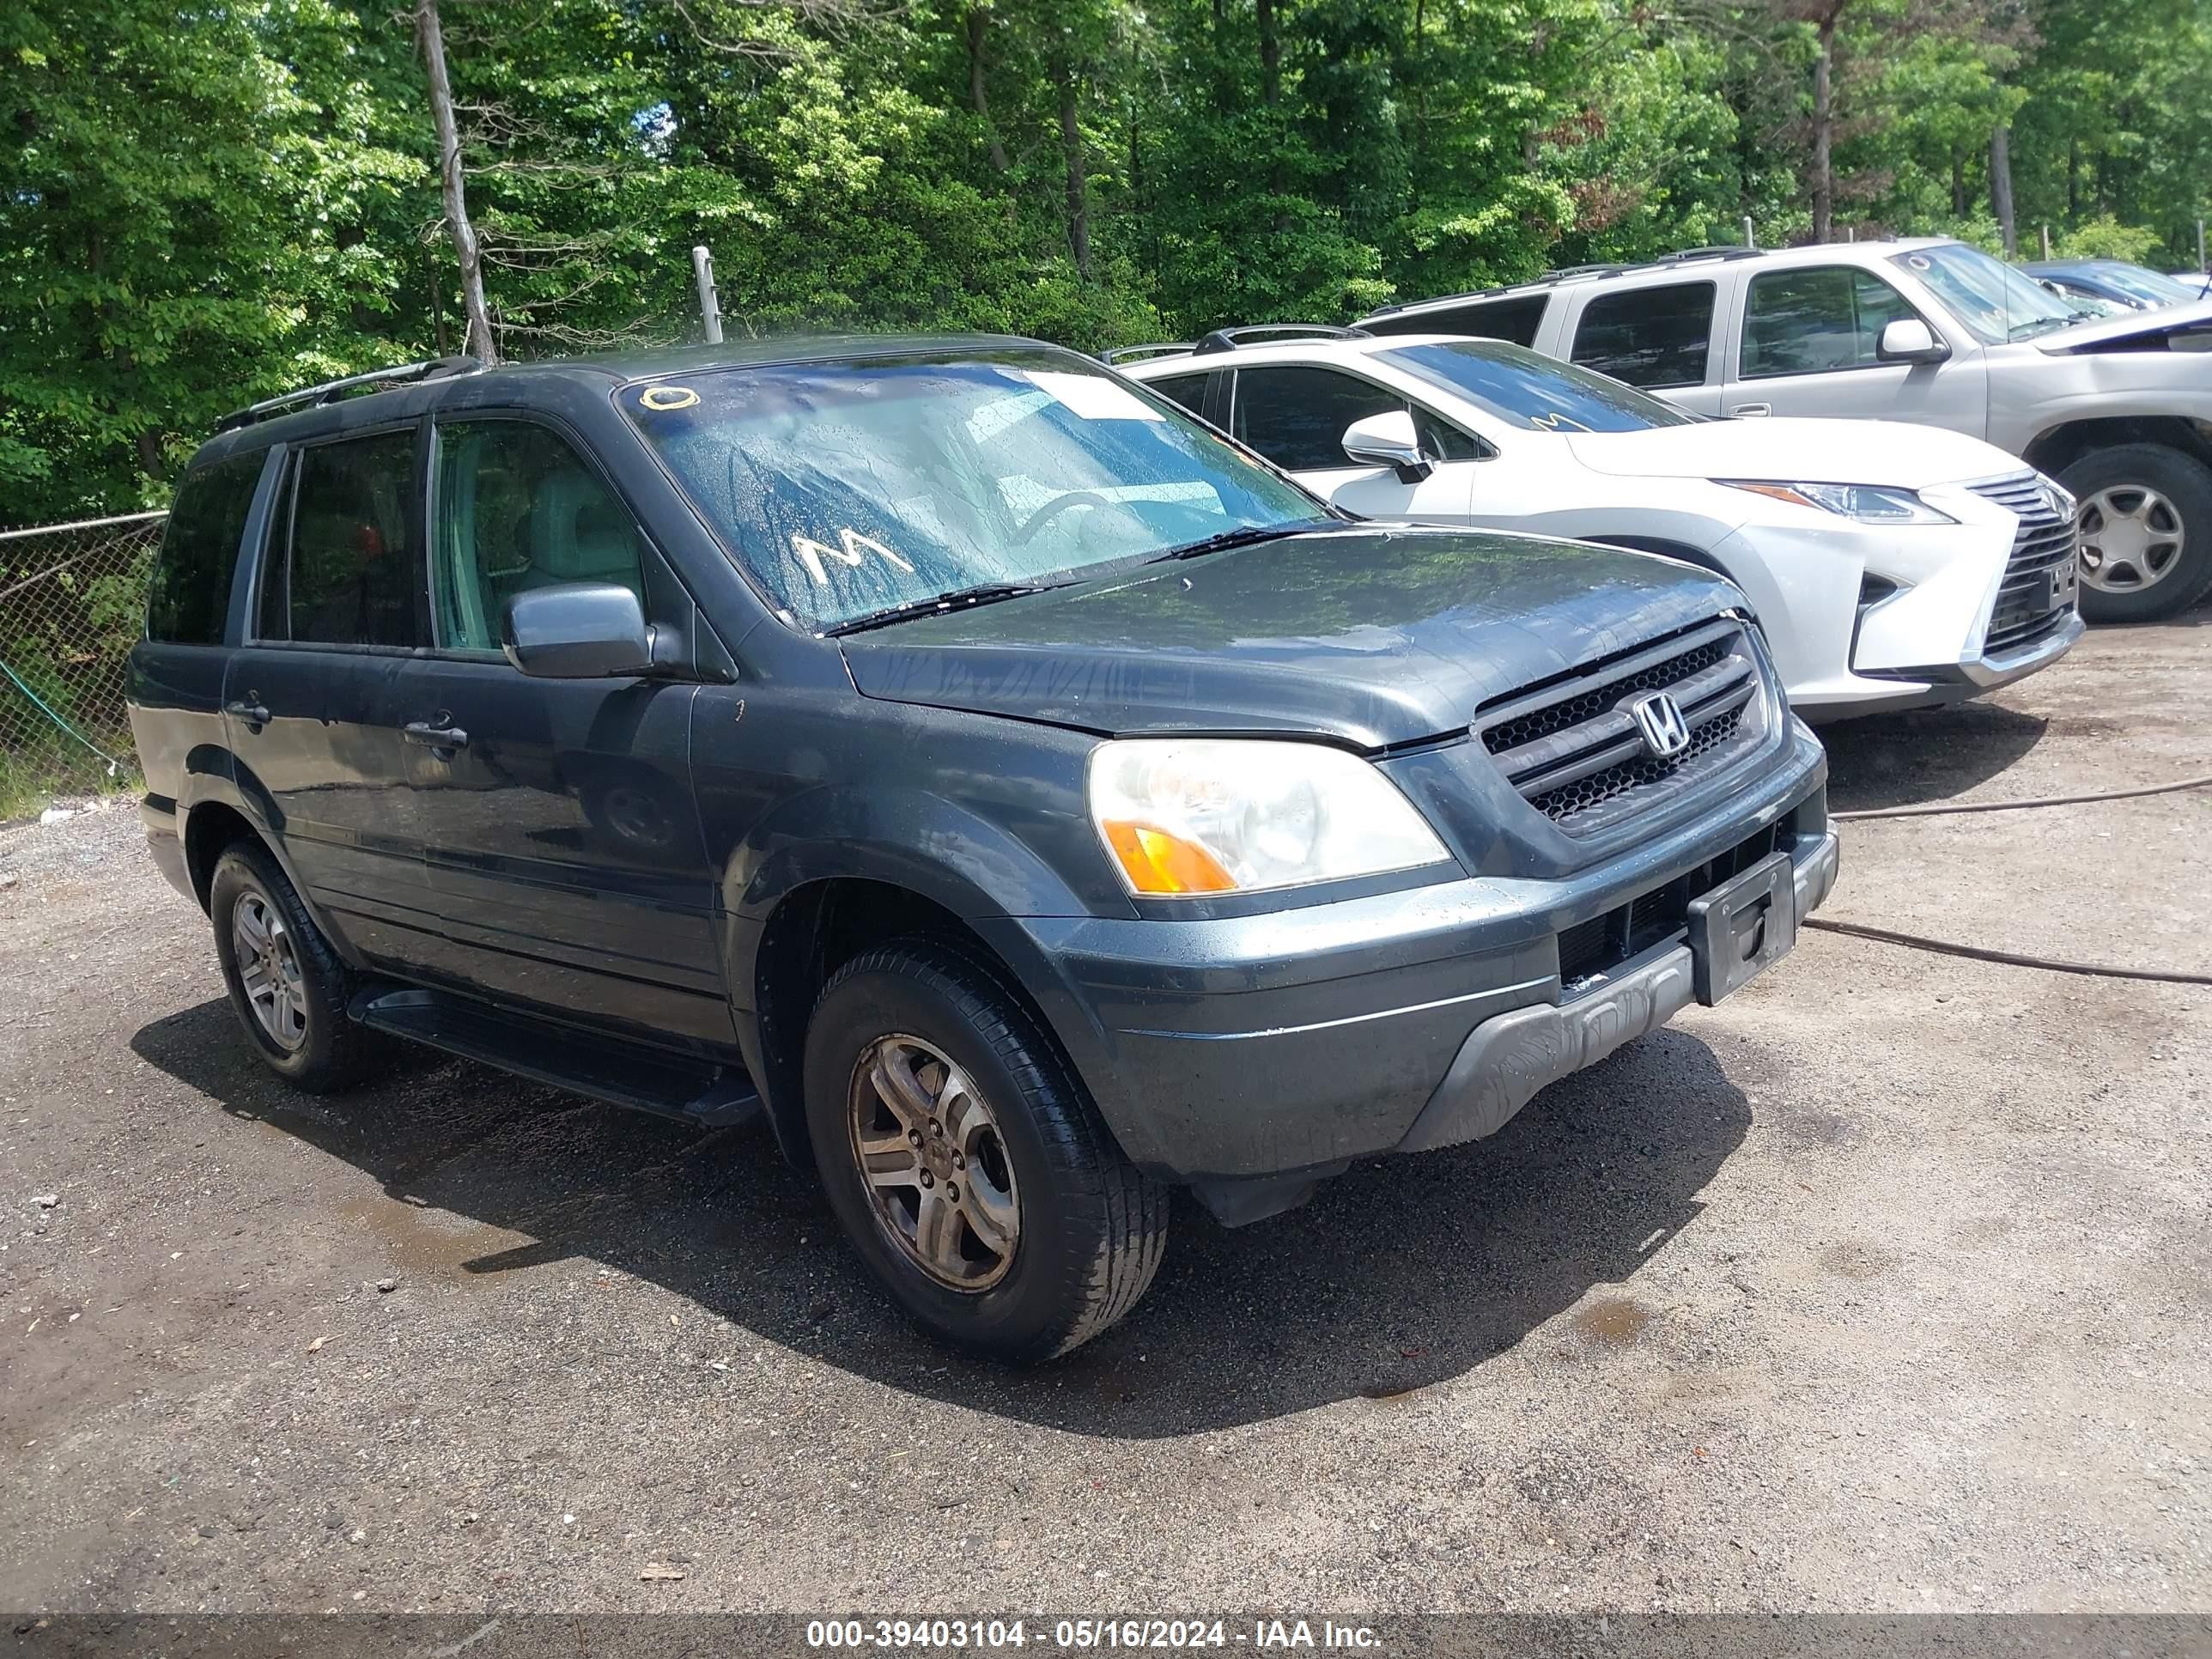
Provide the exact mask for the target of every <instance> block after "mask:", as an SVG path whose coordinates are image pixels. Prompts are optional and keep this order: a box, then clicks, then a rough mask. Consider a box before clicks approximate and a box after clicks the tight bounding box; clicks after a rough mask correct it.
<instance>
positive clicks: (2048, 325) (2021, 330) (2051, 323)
mask: <svg viewBox="0 0 2212 1659" xmlns="http://www.w3.org/2000/svg"><path fill="white" fill-rule="evenodd" d="M2096 314H2097V313H2095V312H2093V311H2069V312H2068V313H2066V314H2065V315H2064V316H2063V317H2030V318H2029V319H2027V320H2026V321H2025V322H2019V323H2015V324H2014V325H2012V326H2011V327H2010V328H2008V329H2007V330H2006V331H2005V338H2006V339H2008V340H2030V339H2033V338H2034V337H2036V336H2037V335H2039V334H2048V333H2050V332H2051V330H2052V329H2054V328H2071V327H2072V326H2073V325H2075V324H2076V323H2083V322H2087V321H2088V320H2089V319H2092V318H2093V317H2094V316H2095V315H2096Z"/></svg>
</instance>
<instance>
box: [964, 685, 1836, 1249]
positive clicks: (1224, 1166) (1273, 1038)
mask: <svg viewBox="0 0 2212 1659" xmlns="http://www.w3.org/2000/svg"><path fill="white" fill-rule="evenodd" d="M1826 775H1827V769H1826V758H1825V757H1824V756H1823V755H1822V754H1821V751H1820V745H1819V744H1818V743H1817V742H1816V741H1815V740H1814V739H1813V738H1812V737H1811V736H1810V735H1809V734H1808V733H1806V732H1803V731H1802V728H1800V729H1799V730H1798V731H1797V732H1796V734H1795V735H1793V736H1792V737H1791V738H1790V740H1789V743H1788V744H1787V747H1786V750H1785V751H1784V763H1783V764H1781V765H1778V766H1777V767H1775V768H1773V769H1771V770H1770V771H1769V772H1768V773H1767V774H1766V775H1765V776H1764V777H1763V778H1761V779H1760V780H1759V781H1757V782H1756V783H1755V784H1754V785H1753V786H1752V787H1750V788H1748V789H1746V790H1741V791H1739V792H1737V793H1735V796H1734V797H1733V798H1732V799H1729V801H1728V802H1727V803H1726V804H1725V805H1721V806H1717V807H1716V808H1715V809H1714V810H1712V811H1709V812H1706V813H1704V814H1701V815H1700V816H1699V817H1697V818H1695V819H1693V820H1692V821H1691V822H1690V823H1687V824H1685V825H1682V826H1680V827H1678V828H1676V829H1673V830H1670V831H1668V832H1667V833H1666V834H1664V835H1662V836H1655V837H1653V838H1652V839H1650V841H1648V842H1644V843H1642V844H1640V845H1638V846H1637V847H1636V848H1633V849H1632V851H1631V852H1629V853H1627V854H1624V855H1622V856H1620V857H1618V858H1615V859H1613V860H1608V861H1607V863H1605V864H1603V865H1601V866H1597V867H1595V869H1592V870H1589V871H1587V872H1583V873H1581V874H1578V875H1577V876H1574V877H1571V878H1565V879H1558V880H1532V879H1520V878H1497V877H1482V878H1462V879H1458V880H1454V881H1449V882H1443V883H1437V884H1430V885H1426V886H1421V887H1415V888H1411V889H1407V890H1400V891H1396V892H1389V893H1383V894H1376V895H1372V896H1368V897H1364V898H1358V899H1351V900H1346V901H1342V902H1334V903H1325V904H1316V905H1310V906H1307V907H1304V908H1291V909H1283V910H1275V911H1268V912H1265V913H1262V914H1259V915H1250V916H1242V917H1235V918H1218V919H1212V920H1194V921H1173V920H1166V919H1161V918H1157V917H1147V918H1144V919H1141V920H1128V921H1120V920H1112V919H1107V918H1069V919H1046V918H1030V919H1026V920H1023V919H1013V920H1008V921H1002V922H999V923H996V924H994V926H995V927H1004V928H1006V929H1010V930H1014V932H1015V933H1017V934H1018V937H1016V938H1010V939H1008V940H1007V941H1006V943H1007V944H1008V945H1012V946H1013V947H1014V948H1012V949H1006V951H1004V953H1005V954H1006V957H1007V958H1008V959H1009V960H1024V959H1025V960H1026V961H1028V962H1029V963H1032V964H1039V965H1040V971H1039V972H1038V973H1037V974H1036V975H1034V977H1033V980H1032V986H1031V988H1032V989H1033V990H1034V991H1036V994H1037V999H1038V1001H1039V1002H1040V1004H1041V1005H1042V1007H1043V1009H1044V1012H1045V1013H1046V1015H1047V1017H1048V1018H1049V1019H1050V1020H1051V1021H1052V1023H1053V1024H1054V1028H1055V1029H1056V1030H1058V1031H1059V1032H1060V1036H1061V1037H1062V1040H1063V1042H1065V1044H1066V1048H1067V1049H1068V1051H1069V1054H1070V1055H1071V1057H1072V1058H1073V1060H1074V1061H1075V1063H1076V1066H1077V1068H1078V1069H1079V1072H1080V1073H1082V1075H1083V1077H1084V1079H1085V1082H1086V1083H1087V1084H1088V1085H1090V1088H1091V1094H1092V1096H1093V1097H1094V1098H1095V1099H1096V1100H1097V1103H1098V1106H1099V1109H1100V1111H1101V1113H1102V1114H1103V1115H1104V1117H1105V1118H1106V1121H1107V1123H1108V1124H1109V1127H1111V1128H1112V1129H1113V1131H1114V1133H1115V1137H1116V1139H1118V1140H1119V1141H1120V1142H1121V1146H1122V1149H1123V1150H1124V1151H1125V1152H1127V1153H1128V1155H1129V1156H1130V1158H1133V1160H1134V1161H1135V1162H1137V1163H1138V1164H1140V1165H1142V1166H1144V1167H1145V1168H1146V1169H1148V1170H1152V1171H1153V1172H1154V1173H1157V1174H1159V1175H1163V1176H1167V1177H1169V1178H1170V1179H1174V1180H1178V1181H1182V1182H1190V1183H1192V1184H1194V1186H1196V1187H1197V1188H1198V1189H1199V1191H1200V1194H1201V1196H1203V1197H1205V1198H1206V1200H1207V1201H1208V1202H1209V1203H1212V1204H1213V1205H1214V1206H1215V1207H1216V1209H1217V1211H1218V1212H1221V1213H1222V1214H1223V1216H1224V1218H1225V1219H1231V1220H1243V1219H1255V1218H1257V1217H1258V1215H1261V1214H1265V1213H1269V1212H1272V1211H1273V1210H1274V1209H1278V1208H1281V1207H1284V1206H1285V1203H1288V1202H1295V1201H1297V1198H1298V1197H1300V1196H1303V1194H1304V1192H1305V1191H1307V1190H1310V1187H1311V1184H1312V1182H1314V1181H1315V1180H1316V1179H1318V1178H1319V1177H1321V1176H1325V1175H1328V1174H1333V1173H1334V1172H1336V1171H1337V1170H1341V1169H1342V1168H1344V1167H1345V1165H1346V1164H1347V1163H1349V1162H1350V1161H1351V1160H1352V1159H1353V1158H1364V1157H1370V1156H1374V1155H1376V1154H1379V1153H1383V1152H1392V1151H1396V1150H1401V1149H1403V1150H1407V1151H1412V1150H1416V1149H1418V1147H1419V1146H1422V1145H1429V1144H1436V1145H1441V1144H1444V1142H1443V1139H1437V1138H1436V1137H1437V1136H1438V1135H1440V1134H1442V1133H1443V1131H1442V1130H1441V1128H1439V1127H1437V1125H1440V1124H1441V1122H1442V1120H1441V1119H1439V1120H1437V1122H1436V1123H1434V1124H1431V1127H1430V1128H1428V1129H1426V1130H1424V1132H1423V1134H1424V1137H1425V1139H1416V1140H1413V1141H1411V1142H1409V1141H1408V1136H1409V1135H1410V1134H1412V1133H1413V1129H1414V1127H1415V1125H1416V1123H1417V1121H1421V1120H1423V1119H1424V1117H1425V1114H1426V1112H1427V1111H1428V1109H1429V1108H1430V1106H1431V1103H1432V1102H1434V1101H1436V1100H1437V1098H1438V1097H1439V1091H1440V1090H1442V1089H1443V1088H1444V1086H1445V1085H1446V1084H1447V1082H1448V1080H1449V1079H1450V1078H1452V1077H1453V1076H1456V1077H1457V1078H1458V1079H1459V1083H1458V1084H1457V1085H1454V1088H1453V1092H1457V1091H1458V1090H1459V1088H1460V1087H1461V1086H1462V1085H1467V1084H1468V1080H1469V1079H1477V1080H1480V1079H1486V1078H1488V1077H1489V1075H1490V1073H1491V1068H1490V1067H1489V1066H1488V1065H1487V1064H1486V1062H1485V1059H1484V1050H1483V1049H1482V1048H1477V1049H1476V1051H1475V1053H1474V1055H1473V1056H1472V1057H1471V1058H1468V1059H1467V1061H1466V1063H1465V1064H1464V1065H1462V1064H1460V1062H1461V1060H1462V1057H1463V1056H1465V1055H1466V1054H1467V1051H1468V1046H1469V1044H1470V1042H1472V1041H1473V1040H1474V1036H1475V1035H1476V1034H1477V1033H1479V1032H1480V1031H1481V1030H1483V1029H1484V1028H1485V1027H1486V1025H1488V1024H1491V1023H1493V1022H1496V1021H1498V1020H1500V1019H1501V1018H1507V1017H1514V1016H1520V1017H1521V1024H1519V1025H1517V1026H1516V1027H1512V1028H1508V1029H1511V1030H1527V1029H1530V1028H1531V1027H1532V1024H1533V1023H1534V1021H1537V1020H1544V1021H1549V1020H1557V1021H1559V1030H1561V1031H1562V1032H1565V1030H1568V1029H1569V1028H1570V1027H1572V1028H1573V1030H1575V1031H1576V1032H1577V1035H1576V1036H1573V1037H1571V1038H1570V1037H1568V1036H1564V1035H1563V1036H1560V1037H1559V1041H1558V1043H1557V1044H1556V1047H1555V1049H1554V1053H1555V1055H1556V1063H1553V1062H1547V1064H1546V1065H1545V1066H1542V1067H1541V1068H1539V1069H1540V1072H1541V1075H1539V1076H1537V1077H1536V1080H1535V1081H1533V1082H1531V1083H1529V1084H1528V1087H1527V1088H1526V1089H1522V1088H1520V1086H1519V1085H1518V1084H1517V1083H1516V1084H1513V1085H1504V1092H1503V1093H1501V1094H1496V1095H1494V1096H1493V1099H1494V1101H1497V1102H1501V1103H1502V1102H1503V1101H1504V1100H1505V1099H1506V1098H1508V1097H1510V1096H1511V1095H1513V1094H1515V1093H1517V1094H1518V1098H1517V1099H1514V1100H1512V1103H1511V1106H1510V1108H1507V1107H1504V1106H1503V1105H1502V1104H1500V1105H1493V1107H1492V1109H1490V1115H1491V1116H1492V1118H1493V1119H1494V1120H1495V1121H1491V1122H1490V1123H1489V1125H1488V1127H1487V1128H1485V1127H1477V1128H1475V1129H1474V1130H1473V1131H1472V1132H1471V1133H1488V1132H1489V1128H1494V1127H1496V1125H1497V1123H1499V1122H1503V1121H1504V1119H1505V1117H1507V1116H1510V1114H1511V1111H1512V1110H1513V1109H1518V1107H1519V1105H1520V1104H1522V1103H1524V1102H1525V1101H1526V1100H1527V1099H1528V1096H1529V1095H1530V1094H1533V1093H1534V1091H1535V1090H1536V1089H1537V1088H1539V1087H1541V1086H1542V1085H1543V1084H1544V1083H1546V1082H1549V1081H1551V1080H1552V1079H1553V1077H1556V1076H1562V1075H1565V1073H1566V1072H1568V1071H1571V1070H1573V1069H1576V1067H1577V1066H1581V1065H1586V1064H1589V1063H1590V1061H1592V1060H1595V1059H1598V1058H1601V1057H1602V1055H1603V1054H1606V1053H1609V1052H1610V1051H1611V1048H1613V1046H1617V1043H1618V1042H1622V1041H1626V1039H1627V1038H1628V1037H1629V1036H1634V1035H1638V1034H1639V1033H1640V1032H1641V1031H1642V1030H1648V1029H1650V1025H1651V1024H1656V1023H1657V1022H1658V1021H1659V1020H1661V1019H1663V1018H1666V1017H1667V1016H1668V1015H1670V1014H1672V1013H1673V1012H1674V1010H1675V1008H1676V1007H1678V1006H1680V1004H1679V1003H1673V1004H1668V1002H1667V996H1668V995H1671V992H1668V993H1666V994H1659V995H1654V996H1649V997H1646V998H1645V999H1644V1002H1642V1003H1641V1004H1638V1003H1637V1002H1636V1000H1635V998H1636V994H1637V992H1638V991H1639V990H1642V989H1644V988H1645V987H1646V980H1645V979H1644V969H1646V968H1648V967H1649V966H1650V963H1649V962H1647V961H1646V960H1645V958H1646V957H1650V958H1651V960H1655V961H1656V960H1658V959H1661V958H1662V957H1663V956H1664V954H1665V953H1664V952H1663V951H1660V952H1659V953H1658V955H1657V956H1653V954H1652V953H1653V951H1654V947H1655V944H1663V943H1664V942H1665V941H1664V940H1663V939H1662V940H1659V941H1653V940H1650V939H1637V940H1633V941H1631V940H1630V930H1629V926H1628V923H1629V921H1631V920H1632V918H1633V917H1634V915H1636V914H1637V913H1636V911H1635V908H1634V905H1635V901H1636V900H1638V898H1643V897H1647V896H1652V895H1655V894H1657V893H1660V892H1661V891H1662V890H1670V889H1679V888H1680V887H1682V886H1683V885H1684V884H1694V882H1695V881H1696V880H1697V879H1699V876H1698V872H1702V871H1703V870H1705V869H1706V868H1707V867H1708V866H1713V865H1714V864H1715V863H1716V861H1717V860H1722V859H1723V858H1726V857H1729V856H1732V855H1734V854H1737V853H1739V852H1740V851H1741V850H1742V849H1744V848H1753V847H1759V848H1779V849H1780V850H1784V851H1787V852H1788V853H1789V854H1790V857H1791V860H1792V863H1793V866H1794V870H1795V872H1796V890H1797V897H1798V901H1799V904H1800V908H1801V912H1802V909H1805V908H1809V907H1810V906H1811V905H1812V904H1816V903H1818V902H1820V898H1821V897H1823V896H1826V889H1827V885H1828V884H1829V883H1830V882H1831V881H1832V879H1833V871H1834V860H1835V842H1834V838H1833V836H1832V835H1831V833H1830V832H1829V829H1828V824H1827V815H1826ZM1607 918H1619V919H1620V921H1621V924H1622V925H1621V930H1620V931H1621V934H1622V938H1623V940H1624V948H1626V945H1627V944H1628V943H1631V942H1632V943H1633V946H1634V949H1635V951H1637V953H1638V954H1637V955H1636V956H1635V957H1632V958H1631V959H1630V960H1627V961H1614V962H1609V963H1605V964H1603V967H1604V971H1603V972H1602V973H1600V974H1595V975H1593V974H1590V973H1588V972H1578V973H1577V974H1576V975H1573V976H1572V980H1571V983H1568V984H1563V983H1562V980H1561V974H1560V968H1561V960H1560V939H1561V936H1562V935H1563V934H1567V933H1572V932H1573V931H1574V930H1577V929H1582V930H1583V931H1584V932H1585V933H1587V931H1588V930H1589V928H1591V927H1595V926H1597V925H1598V924H1599V923H1600V922H1601V920H1603V919H1607ZM1679 939H1680V935H1679V933H1678V934H1677V937H1676V943H1678V944H1679ZM1680 955H1681V956H1682V957H1684V958H1685V959H1686V957H1687V952H1686V951H1680ZM1630 970H1633V974H1632V977H1634V979H1635V987H1633V988H1632V989H1631V990H1629V991H1626V992H1623V991H1620V989H1619V988H1618V987H1619V986H1620V981H1621V978H1622V975H1624V973H1628V972H1629V971H1630ZM1683 983H1684V984H1685V985H1686V984H1687V980H1686V978H1685V979H1684V981H1683ZM1609 1004H1612V1005H1617V1012H1613V1013H1611V1014H1601V1013H1599V1012H1596V1011H1598V1010H1600V1009H1601V1008H1603V1007H1605V1006H1607V1005H1609ZM1662 1009H1663V1012H1661V1010H1662ZM1532 1010H1541V1011H1542V1012H1541V1014H1534V1015H1532V1014H1530V1013H1529V1012H1528V1011H1532ZM1647 1015H1648V1016H1649V1017H1648V1018H1647V1017H1646V1016H1647ZM1639 1022H1640V1023H1639ZM1631 1027H1633V1029H1630V1028H1631ZM1616 1028H1617V1029H1618V1030H1619V1031H1620V1035H1619V1036H1617V1037H1615V1038H1613V1041H1611V1042H1607V1041H1605V1040H1604V1033H1605V1032H1606V1031H1607V1030H1613V1029H1616ZM1450 1138H1457V1139H1466V1138H1468V1135H1466V1134H1458V1135H1455V1136H1453V1137H1450Z"/></svg>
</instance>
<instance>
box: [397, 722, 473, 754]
mask: <svg viewBox="0 0 2212 1659" xmlns="http://www.w3.org/2000/svg"><path fill="white" fill-rule="evenodd" d="M451 719H453V716H452V715H451V714H440V715H439V716H438V720H451ZM399 734H400V736H402V737H404V738H406V739H407V741H408V742H410V743H416V744H422V747H423V748H425V749H428V750H432V751H433V752H434V753H435V754H436V755H437V756H438V757H439V758H440V759H441V760H450V759H452V758H453V755H454V753H455V751H456V750H462V749H465V748H467V747H468V746H469V734H468V733H467V732H464V731H463V730H461V728H460V727H459V726H441V725H439V724H438V722H437V720H410V721H408V722H407V724H406V725H404V726H401V727H400V728H399Z"/></svg>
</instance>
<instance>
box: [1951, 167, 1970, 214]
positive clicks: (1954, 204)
mask: <svg viewBox="0 0 2212 1659" xmlns="http://www.w3.org/2000/svg"><path fill="white" fill-rule="evenodd" d="M1951 216H1952V217H1953V218H1954V219H1963V218H1965V217H1966V157H1965V156H1963V155H1960V154H1959V153H1958V151H1956V150H1953V151H1952V152H1951Z"/></svg>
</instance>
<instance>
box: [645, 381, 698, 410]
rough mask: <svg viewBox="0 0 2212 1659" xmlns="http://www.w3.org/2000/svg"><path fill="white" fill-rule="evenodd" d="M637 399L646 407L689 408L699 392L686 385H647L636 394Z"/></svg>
mask: <svg viewBox="0 0 2212 1659" xmlns="http://www.w3.org/2000/svg"><path fill="white" fill-rule="evenodd" d="M637 400H638V402H639V403H641V404H644V405H645V407H646V408H647V409H651V410H659V411H662V412H665V411H667V410H671V409H689V408H690V407H691V406H692V404H696V403H697V402H698V401H699V394H698V393H697V392H694V391H693V390H692V389H691V388H690V386H647V387H646V389H645V390H644V391H642V392H639V393H638V394H637Z"/></svg>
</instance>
